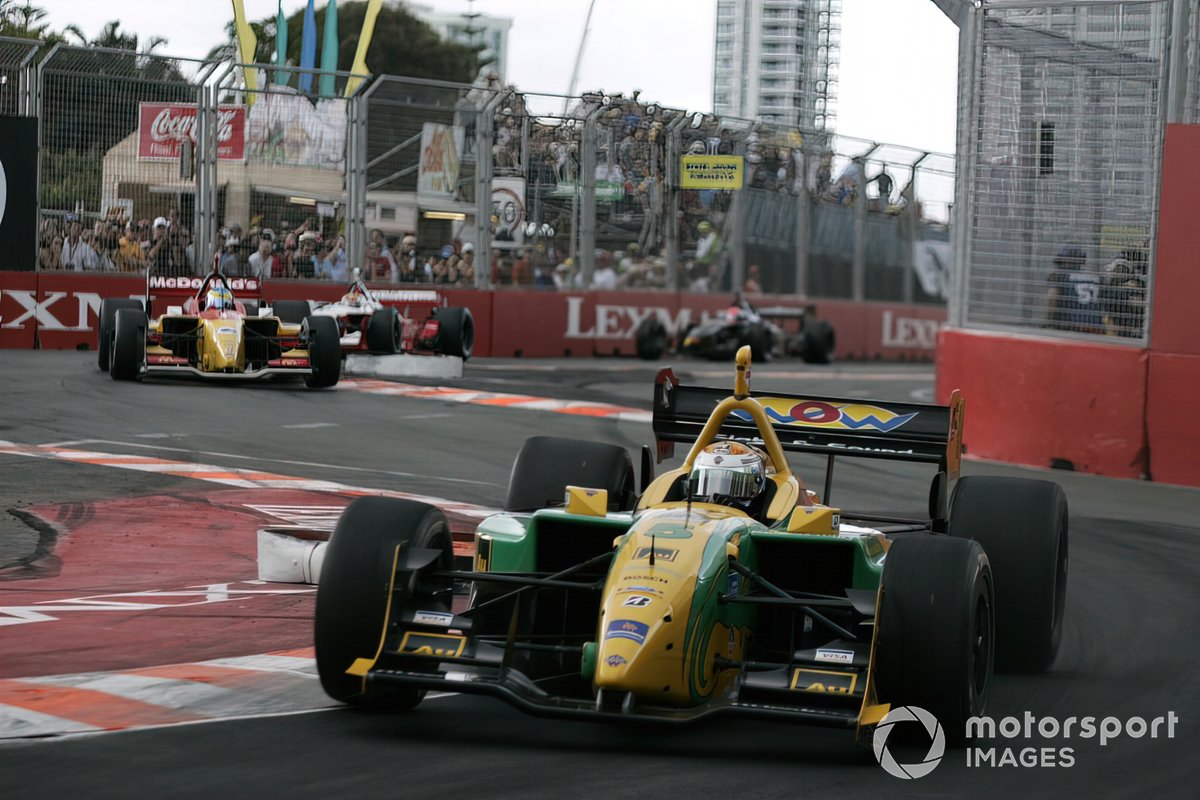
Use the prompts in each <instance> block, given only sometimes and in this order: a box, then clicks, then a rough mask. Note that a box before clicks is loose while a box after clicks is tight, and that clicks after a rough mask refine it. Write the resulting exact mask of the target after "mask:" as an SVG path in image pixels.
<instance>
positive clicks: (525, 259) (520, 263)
mask: <svg viewBox="0 0 1200 800" xmlns="http://www.w3.org/2000/svg"><path fill="white" fill-rule="evenodd" d="M532 283H533V267H532V265H531V264H530V263H529V254H528V253H527V252H526V250H525V248H523V247H522V248H520V249H519V250H517V257H516V258H514V259H513V263H512V285H513V286H529V285H530V284H532Z"/></svg>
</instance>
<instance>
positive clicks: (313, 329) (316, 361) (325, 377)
mask: <svg viewBox="0 0 1200 800" xmlns="http://www.w3.org/2000/svg"><path fill="white" fill-rule="evenodd" d="M303 338H304V339H305V341H306V343H307V347H308V363H309V365H310V366H311V367H312V374H310V375H305V376H304V383H305V385H307V386H308V388H310V389H326V388H328V387H330V386H335V385H336V384H337V382H338V379H339V378H340V377H341V376H342V343H341V337H340V336H339V335H338V326H337V320H335V319H334V318H333V317H307V318H305V320H304V332H303Z"/></svg>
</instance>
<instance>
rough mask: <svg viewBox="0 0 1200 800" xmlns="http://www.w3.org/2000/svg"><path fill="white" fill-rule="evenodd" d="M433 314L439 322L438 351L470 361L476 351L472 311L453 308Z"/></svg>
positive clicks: (441, 309)
mask: <svg viewBox="0 0 1200 800" xmlns="http://www.w3.org/2000/svg"><path fill="white" fill-rule="evenodd" d="M433 313H434V315H435V316H436V317H437V321H438V340H437V349H438V350H440V351H441V352H442V353H443V354H445V355H448V356H458V357H459V358H461V359H462V360H463V361H466V360H467V359H469V358H470V357H471V354H472V353H473V352H474V351H475V318H474V317H473V316H471V309H469V308H461V307H457V306H451V307H449V308H439V309H436V310H435V311H434V312H433Z"/></svg>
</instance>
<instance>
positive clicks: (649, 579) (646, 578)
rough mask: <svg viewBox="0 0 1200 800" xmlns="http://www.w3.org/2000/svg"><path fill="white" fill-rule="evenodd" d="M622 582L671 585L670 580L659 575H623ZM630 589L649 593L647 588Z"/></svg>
mask: <svg viewBox="0 0 1200 800" xmlns="http://www.w3.org/2000/svg"><path fill="white" fill-rule="evenodd" d="M621 580H622V582H624V581H643V582H645V583H670V582H671V579H670V578H663V577H660V576H658V575H622V576H621ZM629 588H636V589H638V590H639V591H647V590H646V588H645V587H643V586H637V587H629ZM648 591H653V589H650V590H648Z"/></svg>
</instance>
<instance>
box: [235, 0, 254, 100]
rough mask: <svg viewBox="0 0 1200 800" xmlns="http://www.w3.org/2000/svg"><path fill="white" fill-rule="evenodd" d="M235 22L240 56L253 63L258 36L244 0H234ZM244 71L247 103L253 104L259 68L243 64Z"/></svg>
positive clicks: (245, 61)
mask: <svg viewBox="0 0 1200 800" xmlns="http://www.w3.org/2000/svg"><path fill="white" fill-rule="evenodd" d="M233 22H234V27H236V28H237V38H238V56H239V57H240V60H241V62H242V64H253V63H254V48H255V47H256V46H257V45H258V38H257V37H256V36H255V35H254V29H253V28H251V27H250V23H249V22H247V21H246V7H245V5H244V4H243V3H242V0H233ZM242 73H243V76H244V78H245V81H246V90H247V95H246V105H253V104H254V97H255V90H256V89H258V70H257V69H246V68H245V67H244V66H243V68H242Z"/></svg>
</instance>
